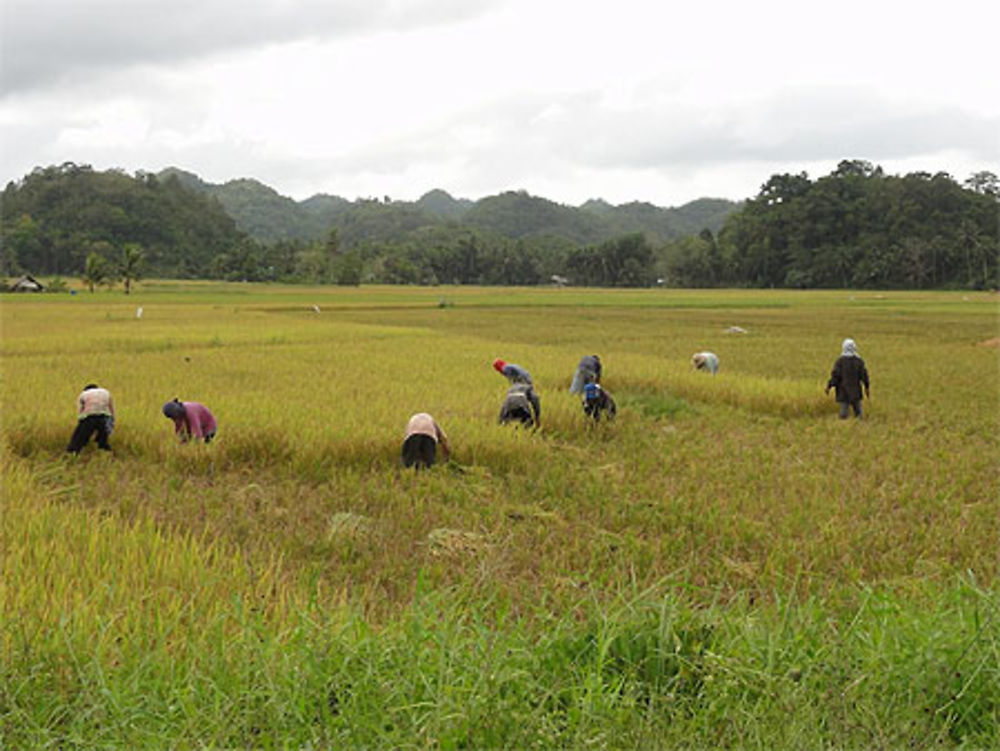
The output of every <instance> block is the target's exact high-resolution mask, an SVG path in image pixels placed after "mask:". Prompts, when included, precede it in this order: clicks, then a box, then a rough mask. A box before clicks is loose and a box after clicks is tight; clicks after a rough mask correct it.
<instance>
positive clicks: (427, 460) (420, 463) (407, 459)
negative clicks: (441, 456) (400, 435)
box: [403, 434, 437, 469]
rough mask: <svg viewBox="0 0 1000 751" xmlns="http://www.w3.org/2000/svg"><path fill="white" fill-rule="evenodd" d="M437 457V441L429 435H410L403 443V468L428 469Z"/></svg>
mask: <svg viewBox="0 0 1000 751" xmlns="http://www.w3.org/2000/svg"><path fill="white" fill-rule="evenodd" d="M436 455H437V441H435V440H434V439H433V438H431V437H430V436H429V435H422V434H417V435H411V436H410V437H409V438H407V439H406V440H405V441H403V466H404V467H416V468H417V469H420V468H421V467H430V466H431V465H432V464H434V458H435V456H436Z"/></svg>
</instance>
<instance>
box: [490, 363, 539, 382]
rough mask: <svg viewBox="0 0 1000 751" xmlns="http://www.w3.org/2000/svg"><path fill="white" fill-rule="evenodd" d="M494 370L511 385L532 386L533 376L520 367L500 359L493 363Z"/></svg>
mask: <svg viewBox="0 0 1000 751" xmlns="http://www.w3.org/2000/svg"><path fill="white" fill-rule="evenodd" d="M493 369H494V370H495V371H496V372H497V373H500V375H502V376H503V377H504V378H506V379H507V380H508V381H510V382H511V383H526V384H528V385H529V386H531V385H532V380H531V374H530V373H529V372H528V371H527V370H525V369H524V368H522V367H521V366H520V365H515V364H514V363H511V362H507V361H505V360H501V359H500V358H499V357H498V358H497V359H496V360H494V361H493Z"/></svg>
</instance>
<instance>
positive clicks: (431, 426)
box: [403, 412, 451, 469]
mask: <svg viewBox="0 0 1000 751" xmlns="http://www.w3.org/2000/svg"><path fill="white" fill-rule="evenodd" d="M439 444H440V446H441V456H442V457H443V458H444V460H445V461H447V460H448V457H449V456H450V455H451V446H450V445H449V444H448V436H447V435H445V432H444V431H443V430H441V426H440V425H438V424H437V421H436V420H435V419H434V418H433V417H431V416H430V415H429V414H427V413H426V412H418V413H417V414H415V415H413V417H411V418H410V421H409V422H408V423H407V425H406V438H405V439H404V440H403V466H404V467H413V468H414V469H420V468H421V467H430V466H431V465H433V464H434V459H435V458H436V454H437V447H438V445H439Z"/></svg>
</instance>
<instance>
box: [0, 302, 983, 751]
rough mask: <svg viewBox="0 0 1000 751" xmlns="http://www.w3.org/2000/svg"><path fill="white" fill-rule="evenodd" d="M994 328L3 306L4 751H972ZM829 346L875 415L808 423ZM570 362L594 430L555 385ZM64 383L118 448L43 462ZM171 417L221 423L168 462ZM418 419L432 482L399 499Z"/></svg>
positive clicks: (904, 319) (630, 315)
mask: <svg viewBox="0 0 1000 751" xmlns="http://www.w3.org/2000/svg"><path fill="white" fill-rule="evenodd" d="M139 307H142V316H141V317H138V316H137V308H139ZM997 312H998V309H997V298H996V296H995V295H991V294H987V293H979V294H966V293H945V292H939V293H889V292H886V293H850V292H846V291H837V292H793V291H780V292H778V291H692V290H686V291H678V290H600V291H598V290H574V289H513V290H511V289H488V288H457V287H436V288H400V287H375V288H369V287H363V288H359V289H340V288H303V287H280V286H267V285H247V284H228V285H227V284H208V283H195V284H191V283H188V284H181V283H171V282H149V283H145V284H143V285H141V287H140V289H139V290H138V292H136V293H134V294H132V295H130V296H128V297H126V296H124V295H123V294H121V293H112V292H107V293H105V292H99V293H96V294H90V293H85V292H80V293H78V294H76V295H73V296H69V295H52V296H48V295H46V296H37V297H36V296H33V297H20V296H18V297H14V296H10V295H7V296H4V298H3V300H2V301H0V314H2V321H0V322H2V348H3V384H4V388H3V395H2V409H3V412H2V415H3V425H2V432H3V444H2V448H0V451H2V461H3V481H4V492H3V501H2V503H3V508H2V511H3V513H2V519H0V530H2V537H0V542H2V545H3V551H2V558H0V575H2V577H0V657H2V668H0V669H2V670H3V672H2V674H0V749H2V748H35V747H39V748H44V747H61V748H135V747H144V748H151V747H162V748H178V747H180V748H231V747H240V748H244V747H246V748H258V747H259V748H303V747H312V748H353V747H358V748H362V747H364V748H378V747H386V748H389V747H391V748H417V747H420V748H498V747H509V748H528V747H534V748H582V747H597V748H659V747H671V748H674V747H691V748H701V747H713V748H714V747H732V748H742V747H766V748H781V747H788V748H802V747H826V748H872V747H883V748H893V747H904V746H905V747H916V748H924V747H926V748H930V747H935V748H938V747H941V745H942V744H944V745H947V746H953V747H959V746H961V747H966V748H988V747H992V746H995V745H997V744H998V743H1000V734H998V733H997V727H998V725H1000V710H998V706H1000V688H998V686H1000V624H998V620H997V616H998V613H997V611H998V609H1000V597H998V593H1000V590H998V587H997V583H996V582H997V579H996V575H997V566H998V562H1000V534H998V530H1000V514H998V504H997V501H998V479H1000V478H998V467H1000V463H998V459H1000V446H998V435H1000V431H998V427H1000V424H998V423H1000V378H998V376H1000V372H998V371H1000V350H998V348H997V346H996V344H997V338H998V335H1000V331H998V317H997ZM731 327H739V328H741V329H744V330H745V332H746V333H731V332H730V329H731ZM845 337H852V338H854V339H855V340H856V341H857V343H858V347H859V349H860V352H861V355H862V356H863V357H864V358H865V361H866V363H867V365H868V369H869V372H870V373H871V378H872V399H871V401H870V402H869V401H866V402H865V407H866V410H867V414H866V418H865V419H864V420H862V421H855V420H847V421H840V420H838V419H837V416H836V411H837V409H836V404H835V403H834V401H833V397H832V396H824V394H823V386H824V385H825V383H826V379H827V378H828V376H829V371H830V367H831V365H832V363H833V361H834V359H835V358H836V357H837V355H838V354H839V352H840V342H841V340H842V339H843V338H845ZM700 350H711V351H714V352H716V353H717V354H718V355H719V356H720V359H721V363H722V366H721V370H720V372H719V374H718V375H717V376H714V377H713V376H710V375H707V374H704V373H699V372H695V371H693V370H692V368H691V365H690V361H689V360H690V356H691V354H693V353H694V352H697V351H700ZM591 353H598V354H600V355H601V358H602V360H603V362H604V367H605V375H604V379H603V382H604V385H605V386H606V387H607V389H608V390H609V391H610V392H611V393H612V394H613V395H614V397H615V399H616V400H617V402H618V405H619V417H618V419H617V420H616V421H615V422H613V423H611V424H600V425H597V426H589V425H588V424H587V423H586V422H585V421H584V417H583V414H582V411H581V409H580V405H579V402H578V398H577V397H574V396H572V395H570V394H569V393H568V386H569V383H570V380H571V378H572V375H573V371H574V369H575V366H576V363H577V361H578V360H579V358H580V357H581V356H582V355H585V354H591ZM496 357H502V358H504V359H505V360H508V361H510V362H516V363H519V364H521V365H522V366H524V367H526V368H527V369H528V370H530V371H531V373H532V375H533V377H534V380H535V383H536V387H537V389H538V392H539V394H540V396H541V399H542V428H541V430H539V431H537V432H531V431H525V430H519V429H512V428H502V427H500V426H498V425H497V424H496V416H497V413H498V411H499V408H500V402H501V400H502V397H503V395H504V393H505V390H506V383H505V381H504V379H503V378H502V377H501V376H500V375H499V374H497V373H496V372H495V371H493V370H492V368H491V367H490V363H491V362H492V360H493V359H494V358H496ZM88 382H95V383H98V384H100V385H101V386H104V387H106V388H108V389H109V390H110V391H111V392H112V394H113V395H114V399H115V402H116V407H117V413H118V417H117V424H116V427H115V431H114V433H113V435H112V438H111V444H112V446H113V449H114V451H113V453H112V454H111V455H107V454H105V453H103V452H98V451H97V450H96V448H95V447H93V446H91V447H88V448H87V449H85V450H84V452H83V453H81V455H80V456H78V457H73V456H67V455H66V454H65V446H66V443H67V442H68V440H69V436H70V433H71V432H72V429H73V425H74V420H75V416H74V403H75V399H76V396H77V394H78V393H79V392H80V390H81V389H82V387H83V386H84V384H86V383H88ZM174 397H179V398H181V399H182V400H184V399H186V400H195V401H200V402H203V403H205V404H207V405H209V406H210V407H211V408H212V410H213V412H214V413H215V415H216V417H217V418H218V420H219V435H218V439H217V441H216V442H214V443H212V444H211V445H209V446H205V445H181V444H179V443H178V442H177V441H176V439H175V438H174V436H173V427H172V424H171V423H170V421H169V420H167V419H166V418H164V417H163V415H162V414H161V413H160V407H161V405H162V404H163V403H164V402H165V401H168V400H170V399H172V398H174ZM418 411H427V412H430V413H431V414H433V415H434V416H435V417H436V418H437V420H438V422H439V423H440V424H441V425H442V427H443V428H444V429H445V430H446V431H447V432H448V434H449V437H450V439H451V443H452V448H453V457H452V461H451V462H448V463H446V464H441V465H439V466H436V467H434V468H433V469H432V470H430V471H427V472H419V473H414V472H412V471H404V470H403V469H402V468H401V467H400V465H399V448H400V443H401V441H402V437H403V436H402V434H403V429H404V427H405V425H406V422H407V419H408V418H409V416H410V415H411V414H412V413H414V412H418Z"/></svg>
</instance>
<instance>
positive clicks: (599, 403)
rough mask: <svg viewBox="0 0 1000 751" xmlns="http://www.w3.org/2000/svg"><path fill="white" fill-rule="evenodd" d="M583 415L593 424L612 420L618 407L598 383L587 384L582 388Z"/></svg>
mask: <svg viewBox="0 0 1000 751" xmlns="http://www.w3.org/2000/svg"><path fill="white" fill-rule="evenodd" d="M583 414H585V415H586V416H587V417H590V418H592V419H593V420H594V422H600V420H601V417H603V418H604V419H605V420H614V419H615V415H617V414H618V405H617V404H615V400H614V398H613V397H612V396H611V394H610V393H609V392H608V390H607V389H606V388H604V387H603V386H601V384H599V383H588V384H587V385H586V386H584V387H583Z"/></svg>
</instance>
